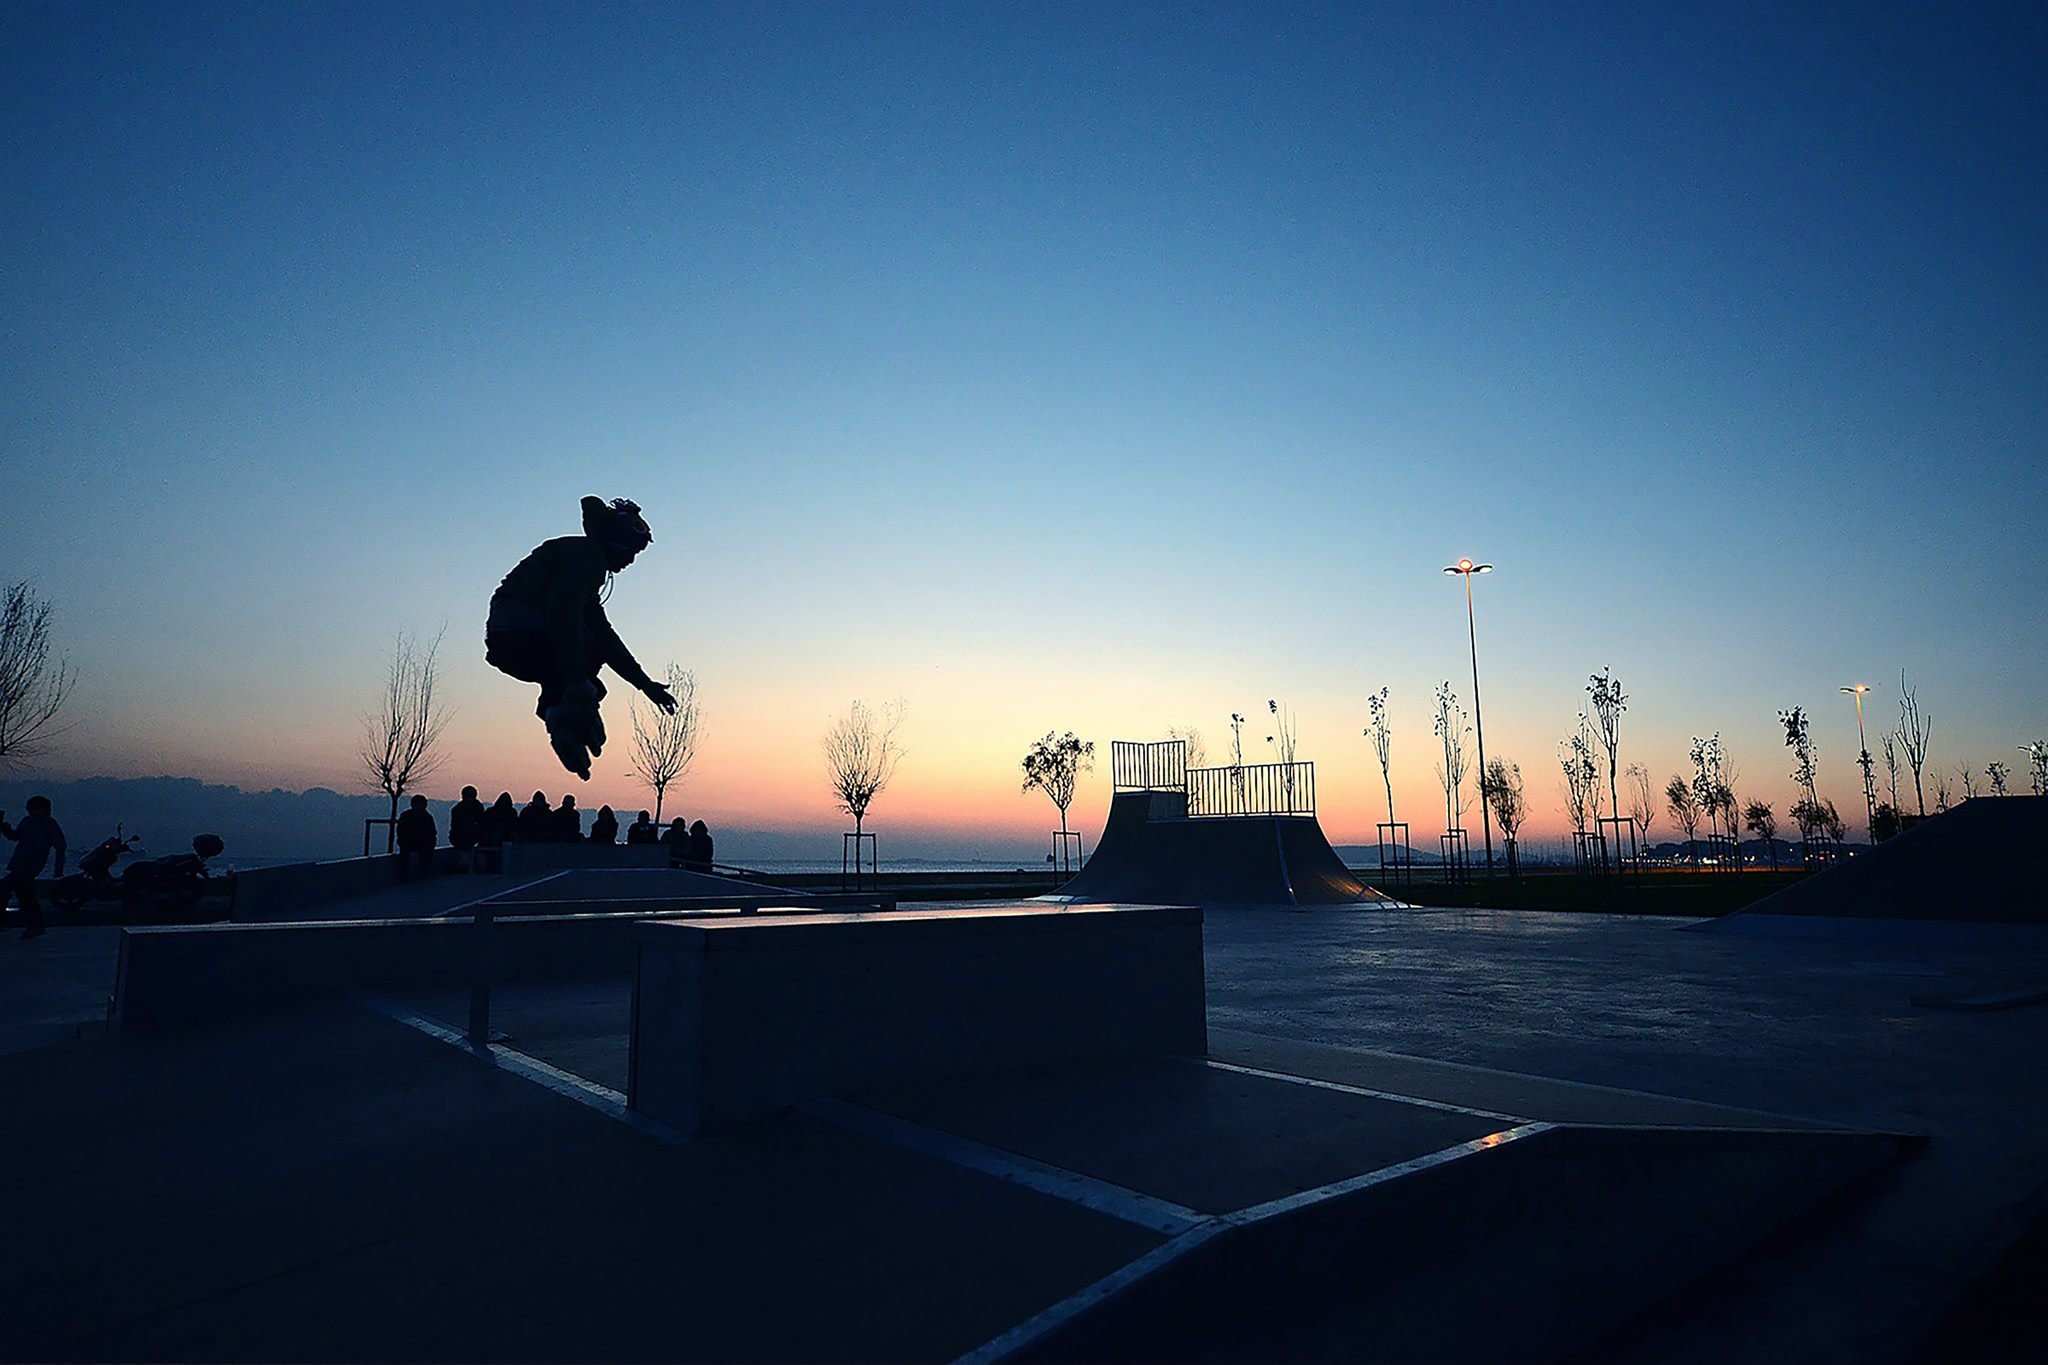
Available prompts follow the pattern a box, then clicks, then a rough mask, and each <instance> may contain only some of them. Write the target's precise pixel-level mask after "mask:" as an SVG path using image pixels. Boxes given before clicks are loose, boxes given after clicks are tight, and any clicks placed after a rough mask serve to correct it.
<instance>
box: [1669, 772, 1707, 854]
mask: <svg viewBox="0 0 2048 1365" xmlns="http://www.w3.org/2000/svg"><path fill="white" fill-rule="evenodd" d="M1664 808H1665V809H1666V810H1668V811H1670V812H1671V818H1672V819H1673V820H1675V821H1677V822H1678V827H1679V828H1680V829H1681V830H1683V831H1685V853H1686V857H1687V858H1689V859H1690V860H1691V861H1692V864H1693V866H1695V867H1697V866H1699V861H1700V850H1699V845H1698V844H1697V843H1695V842H1694V840H1693V834H1694V832H1695V831H1696V830H1698V829H1699V827H1700V814H1701V812H1700V798H1699V794H1698V793H1697V792H1695V791H1694V790H1693V786H1692V783H1690V782H1688V781H1686V780H1685V778H1684V777H1682V776H1680V775H1679V774H1678V773H1673V774H1671V780H1670V781H1669V782H1666V783H1665V784H1664Z"/></svg>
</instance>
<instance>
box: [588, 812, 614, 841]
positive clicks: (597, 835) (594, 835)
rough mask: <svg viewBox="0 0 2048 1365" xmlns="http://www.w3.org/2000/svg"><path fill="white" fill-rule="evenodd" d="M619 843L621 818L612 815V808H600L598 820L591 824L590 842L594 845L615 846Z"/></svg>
mask: <svg viewBox="0 0 2048 1365" xmlns="http://www.w3.org/2000/svg"><path fill="white" fill-rule="evenodd" d="M618 841H619V817H618V816H616V815H613V814H612V808H611V807H610V806H599V807H598V808H597V818H596V819H595V820H592V821H591V822H590V842H591V843H593V844H615V843H617V842H618Z"/></svg>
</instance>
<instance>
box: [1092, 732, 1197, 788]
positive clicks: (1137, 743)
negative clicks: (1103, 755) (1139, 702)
mask: <svg viewBox="0 0 2048 1365" xmlns="http://www.w3.org/2000/svg"><path fill="white" fill-rule="evenodd" d="M1109 781H1110V785H1111V787H1112V788H1114V789H1115V790H1117V791H1120V792H1177V791H1186V790H1187V784H1188V746H1187V741H1186V740H1181V739H1162V740H1156V741H1153V742H1152V743H1149V744H1148V743H1146V742H1145V741H1143V740H1135V739H1113V740H1111V741H1110V742H1109Z"/></svg>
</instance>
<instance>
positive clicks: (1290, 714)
mask: <svg viewBox="0 0 2048 1365" xmlns="http://www.w3.org/2000/svg"><path fill="white" fill-rule="evenodd" d="M1266 711H1267V713H1268V714H1269V715H1271V716H1272V717H1273V730H1274V733H1273V734H1270V735H1267V736H1266V743H1268V744H1270V745H1272V746H1273V754H1274V757H1275V758H1277V759H1278V760H1279V761H1280V763H1281V764H1282V765H1283V766H1282V767H1281V769H1280V789H1281V790H1282V791H1283V792H1284V793H1286V798H1287V809H1288V810H1290V811H1292V810H1293V809H1294V745H1295V739H1296V736H1297V735H1298V734H1299V733H1300V732H1299V731H1298V730H1297V729H1296V728H1295V723H1294V710H1293V708H1292V707H1287V706H1282V705H1281V704H1280V703H1279V702H1277V701H1268V702H1267V703H1266Z"/></svg>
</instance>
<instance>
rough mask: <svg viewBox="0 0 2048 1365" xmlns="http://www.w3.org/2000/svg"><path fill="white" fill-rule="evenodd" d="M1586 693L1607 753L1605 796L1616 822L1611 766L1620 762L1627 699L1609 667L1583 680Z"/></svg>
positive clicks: (1617, 797) (1617, 801) (1617, 792)
mask: <svg viewBox="0 0 2048 1365" xmlns="http://www.w3.org/2000/svg"><path fill="white" fill-rule="evenodd" d="M1586 691H1587V692H1589V693H1590V694H1592V697H1593V717H1594V723H1595V725H1596V726H1597V727H1598V733H1599V735H1600V747H1601V748H1603V749H1605V750H1607V794H1608V798H1609V800H1610V803H1611V804H1612V806H1613V808H1614V809H1613V815H1614V818H1615V819H1617V820H1619V819H1620V818H1621V780H1620V778H1619V777H1618V776H1617V775H1616V772H1615V765H1616V764H1617V763H1619V762H1620V759H1619V754H1620V753H1621V713H1622V712H1624V711H1626V710H1628V698H1627V697H1625V696H1623V695H1622V691H1621V680H1620V679H1619V678H1617V677H1615V676H1614V670H1613V669H1612V668H1603V669H1601V670H1600V671H1599V672H1598V673H1595V674H1593V675H1592V676H1591V677H1590V678H1589V679H1587V682H1586Z"/></svg>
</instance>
